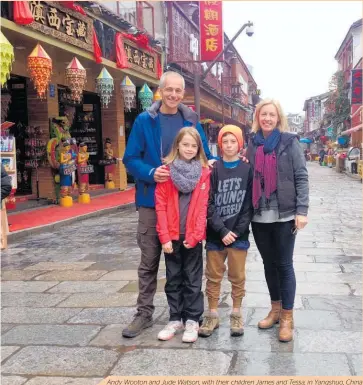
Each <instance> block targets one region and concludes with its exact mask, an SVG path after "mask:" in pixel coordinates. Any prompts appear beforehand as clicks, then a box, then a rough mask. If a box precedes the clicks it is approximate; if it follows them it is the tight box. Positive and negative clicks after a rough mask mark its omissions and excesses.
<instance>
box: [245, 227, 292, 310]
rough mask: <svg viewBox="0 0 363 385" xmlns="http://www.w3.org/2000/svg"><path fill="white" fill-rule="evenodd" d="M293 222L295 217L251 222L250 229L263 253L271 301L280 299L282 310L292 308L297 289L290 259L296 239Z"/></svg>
mask: <svg viewBox="0 0 363 385" xmlns="http://www.w3.org/2000/svg"><path fill="white" fill-rule="evenodd" d="M294 225H295V221H294V220H293V221H288V222H275V223H257V222H252V232H253V236H254V238H255V242H256V245H257V248H258V250H259V252H260V254H261V256H262V260H263V264H264V268H265V278H266V282H267V286H268V290H269V292H270V297H271V301H279V300H281V302H282V308H283V309H285V310H291V309H293V308H294V300H295V292H296V279H295V272H294V266H293V261H292V257H293V253H294V246H295V238H296V235H294V234H293V230H294ZM247 279H248V277H247Z"/></svg>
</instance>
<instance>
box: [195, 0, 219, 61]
mask: <svg viewBox="0 0 363 385" xmlns="http://www.w3.org/2000/svg"><path fill="white" fill-rule="evenodd" d="M199 28H200V60H201V61H213V60H214V59H215V58H216V57H217V56H218V54H219V53H221V52H222V51H223V26H222V1H200V2H199ZM221 60H222V58H221Z"/></svg>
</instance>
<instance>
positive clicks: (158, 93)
mask: <svg viewBox="0 0 363 385" xmlns="http://www.w3.org/2000/svg"><path fill="white" fill-rule="evenodd" d="M157 100H161V94H160V91H159V88H158V89H157V90H156V92H155V94H154V102H156V101H157Z"/></svg>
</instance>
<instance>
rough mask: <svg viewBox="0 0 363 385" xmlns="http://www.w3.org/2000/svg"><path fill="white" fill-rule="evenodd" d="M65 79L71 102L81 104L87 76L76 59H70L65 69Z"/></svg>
mask: <svg viewBox="0 0 363 385" xmlns="http://www.w3.org/2000/svg"><path fill="white" fill-rule="evenodd" d="M66 79H67V82H68V87H69V89H70V90H71V100H72V101H74V102H75V103H81V101H82V98H83V90H84V89H85V85H86V82H87V74H86V70H85V69H84V67H83V66H82V64H81V63H80V62H79V60H78V59H77V58H76V57H74V58H73V59H72V61H71V62H70V63H69V64H68V66H67V68H66Z"/></svg>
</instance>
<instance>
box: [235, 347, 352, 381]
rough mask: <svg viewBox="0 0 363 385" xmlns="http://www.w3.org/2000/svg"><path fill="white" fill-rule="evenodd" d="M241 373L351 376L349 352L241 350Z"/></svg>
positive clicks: (237, 366)
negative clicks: (319, 352)
mask: <svg viewBox="0 0 363 385" xmlns="http://www.w3.org/2000/svg"><path fill="white" fill-rule="evenodd" d="M229 374H230V375H238V376H351V375H352V373H351V371H350V368H349V364H348V359H347V357H346V355H345V354H314V353H304V354H301V353H293V354H292V353H265V352H238V355H237V360H236V361H235V365H234V368H233V369H232V370H231V372H230V373H229Z"/></svg>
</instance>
